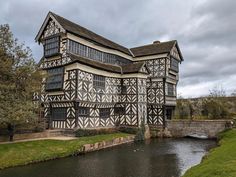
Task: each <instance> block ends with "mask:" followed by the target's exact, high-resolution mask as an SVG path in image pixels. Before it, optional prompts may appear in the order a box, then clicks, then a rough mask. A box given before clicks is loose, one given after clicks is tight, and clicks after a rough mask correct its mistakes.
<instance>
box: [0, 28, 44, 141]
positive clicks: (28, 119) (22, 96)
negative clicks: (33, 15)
mask: <svg viewBox="0 0 236 177" xmlns="http://www.w3.org/2000/svg"><path fill="white" fill-rule="evenodd" d="M40 81H41V75H40V73H39V71H38V69H37V65H36V63H35V61H34V59H33V57H32V52H31V50H30V49H29V48H28V47H25V45H24V44H19V42H18V40H17V39H15V38H14V36H13V34H12V32H11V31H10V27H9V25H7V24H6V25H0V124H4V125H6V127H7V129H8V131H9V137H10V140H11V141H12V140H13V136H14V132H15V130H16V128H17V127H18V126H20V125H25V124H29V123H32V122H34V121H36V120H37V114H36V110H35V105H34V104H33V102H32V94H33V92H36V91H39V89H40Z"/></svg>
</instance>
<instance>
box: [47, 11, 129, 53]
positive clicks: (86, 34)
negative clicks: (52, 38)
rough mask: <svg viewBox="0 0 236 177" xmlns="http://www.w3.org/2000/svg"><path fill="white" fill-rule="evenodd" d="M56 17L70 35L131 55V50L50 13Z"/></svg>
mask: <svg viewBox="0 0 236 177" xmlns="http://www.w3.org/2000/svg"><path fill="white" fill-rule="evenodd" d="M50 13H51V14H52V15H53V16H54V17H55V19H56V20H57V21H58V22H59V23H60V25H61V26H62V27H63V28H64V29H65V30H66V31H68V32H70V33H73V34H75V35H78V36H80V37H83V38H86V39H89V40H91V41H94V42H96V43H98V44H100V45H103V46H105V47H108V48H112V49H116V50H119V51H121V52H124V53H126V54H128V55H131V54H130V52H129V49H127V48H125V47H123V46H121V45H119V44H117V43H115V42H112V41H111V40H109V39H106V38H104V37H102V36H100V35H98V34H96V33H94V32H92V31H90V30H88V29H87V28H84V27H82V26H80V25H78V24H76V23H74V22H71V21H69V20H67V19H65V18H63V17H61V16H59V15H57V14H55V13H52V12H50Z"/></svg>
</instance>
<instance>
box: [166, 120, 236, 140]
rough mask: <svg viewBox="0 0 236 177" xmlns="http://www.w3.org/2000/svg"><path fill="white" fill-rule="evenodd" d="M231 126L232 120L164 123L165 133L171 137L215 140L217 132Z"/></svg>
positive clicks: (173, 121)
mask: <svg viewBox="0 0 236 177" xmlns="http://www.w3.org/2000/svg"><path fill="white" fill-rule="evenodd" d="M232 126H233V121H232V120H194V121H193V120H192V121H191V120H172V121H167V122H166V132H168V133H169V135H170V136H172V137H185V136H192V135H199V136H206V137H208V138H216V136H217V134H218V133H219V132H222V131H224V130H225V129H228V128H231V127H232Z"/></svg>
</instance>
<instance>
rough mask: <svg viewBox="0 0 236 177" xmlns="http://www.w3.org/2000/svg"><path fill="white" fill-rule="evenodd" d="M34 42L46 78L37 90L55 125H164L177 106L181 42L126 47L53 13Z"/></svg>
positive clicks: (55, 126) (37, 96) (37, 98)
mask: <svg viewBox="0 0 236 177" xmlns="http://www.w3.org/2000/svg"><path fill="white" fill-rule="evenodd" d="M35 40H36V41H37V42H38V43H39V44H42V46H43V48H44V55H43V57H42V58H41V60H40V62H39V65H40V68H41V69H42V72H44V73H46V77H45V78H44V79H43V81H42V90H41V93H39V94H35V95H34V99H35V100H38V101H39V102H40V103H41V104H40V105H41V106H42V107H43V110H44V111H43V116H44V117H45V118H46V119H47V120H48V123H49V126H50V128H65V129H67V128H68V129H74V128H100V127H114V126H116V125H124V126H135V127H138V126H140V125H141V123H142V122H144V123H145V124H149V125H164V124H165V120H166V119H171V116H172V113H173V111H174V108H175V105H176V86H177V83H178V80H179V74H178V73H179V64H180V63H181V62H182V61H183V57H182V55H181V52H180V49H179V46H178V43H177V41H176V40H173V41H167V42H160V41H155V42H153V43H152V44H149V45H145V46H139V47H134V48H130V49H129V48H126V47H124V46H121V45H119V44H117V43H115V42H112V41H111V40H108V39H106V38H104V37H102V36H100V35H98V34H96V33H94V32H92V31H90V30H88V29H86V28H84V27H82V26H80V25H78V24H75V23H73V22H71V21H69V20H67V19H65V18H63V17H60V16H58V15H56V14H54V13H52V12H49V13H48V15H47V17H46V19H45V20H44V22H43V24H42V26H41V28H40V30H39V32H38V34H37V36H36V38H35Z"/></svg>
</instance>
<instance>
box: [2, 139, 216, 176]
mask: <svg viewBox="0 0 236 177" xmlns="http://www.w3.org/2000/svg"><path fill="white" fill-rule="evenodd" d="M213 146H215V142H214V141H210V140H192V139H184V138H183V139H163V140H157V139H155V140H151V141H147V142H145V143H131V144H126V145H121V146H118V147H114V148H111V149H106V150H102V151H99V152H93V153H88V154H85V155H82V156H78V157H69V158H64V159H59V160H53V161H48V162H44V163H38V164H33V165H29V166H24V167H16V168H10V169H6V170H2V171H0V176H1V177H13V176H14V177H154V176H155V177H178V176H181V174H183V173H184V172H185V171H186V169H188V168H189V167H191V166H193V165H195V164H198V163H199V162H200V161H201V158H202V156H203V155H204V154H205V153H206V151H208V149H209V148H211V147H213Z"/></svg>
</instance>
